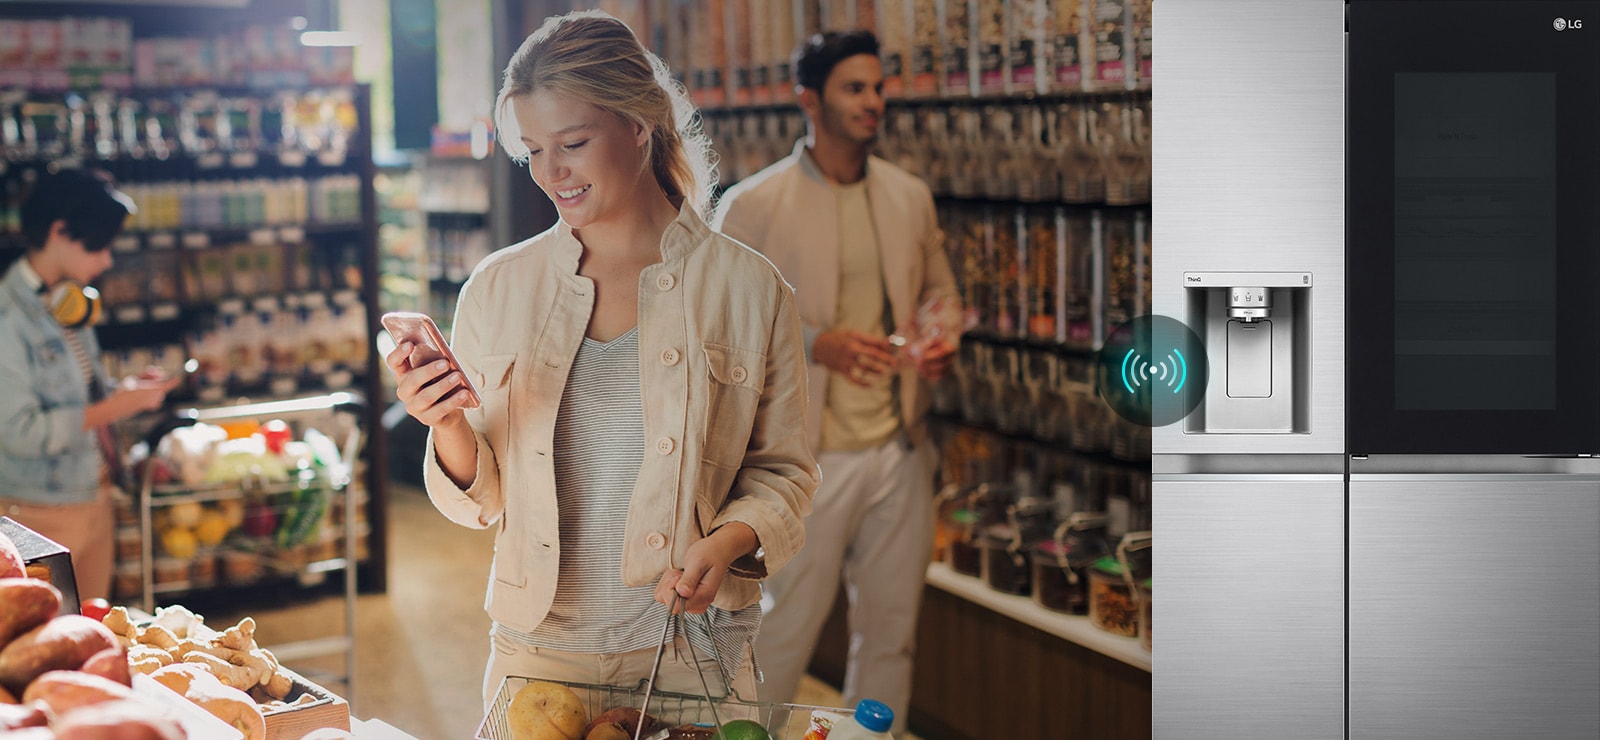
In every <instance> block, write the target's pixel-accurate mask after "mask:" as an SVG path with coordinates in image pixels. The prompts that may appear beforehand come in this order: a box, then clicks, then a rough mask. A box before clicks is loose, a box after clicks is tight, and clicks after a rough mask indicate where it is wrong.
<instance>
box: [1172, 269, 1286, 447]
mask: <svg viewBox="0 0 1600 740" xmlns="http://www.w3.org/2000/svg"><path fill="white" fill-rule="evenodd" d="M1183 287H1184V288H1185V291H1184V292H1185V295H1186V297H1187V301H1186V302H1185V309H1186V312H1187V315H1186V316H1184V323H1185V324H1187V325H1188V326H1189V328H1190V329H1192V330H1193V331H1194V332H1195V333H1196V334H1198V335H1199V337H1200V340H1201V341H1202V343H1204V345H1205V347H1206V354H1207V359H1208V360H1209V362H1210V382H1209V383H1207V384H1206V385H1205V387H1203V388H1198V387H1197V388H1192V389H1190V390H1189V391H1187V392H1190V393H1203V394H1204V398H1202V399H1200V400H1199V404H1198V405H1197V406H1196V407H1195V410H1194V411H1193V412H1191V413H1190V414H1189V415H1188V416H1187V417H1185V420H1184V432H1185V433H1188V434H1296V433H1301V434H1303V433H1306V432H1308V431H1310V430H1309V417H1310V393H1309V391H1310V388H1309V386H1310V377H1311V352H1310V347H1311V311H1310V306H1311V273H1309V272H1186V273H1184V274H1183Z"/></svg>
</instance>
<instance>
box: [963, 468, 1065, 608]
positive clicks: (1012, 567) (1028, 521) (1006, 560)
mask: <svg viewBox="0 0 1600 740" xmlns="http://www.w3.org/2000/svg"><path fill="white" fill-rule="evenodd" d="M1019 472H1020V471H1019ZM1050 510H1051V506H1050V501H1049V500H1048V499H1042V498H1036V497H1032V496H1026V495H1024V496H1022V497H1021V498H1019V499H1018V500H1017V501H1016V502H1015V503H1012V504H1009V505H1008V506H1006V521H1005V522H1003V523H999V524H994V525H991V526H990V527H988V528H987V529H986V530H985V531H984V533H983V537H982V540H981V543H982V544H981V547H982V549H983V552H982V556H981V566H980V567H981V569H982V572H983V580H984V582H985V583H987V584H988V585H989V588H992V589H994V590H996V591H999V592H1001V593H1006V594H1015V595H1027V594H1028V593H1030V592H1031V591H1032V584H1033V574H1032V571H1031V570H1030V568H1029V563H1028V553H1029V551H1030V550H1032V549H1033V547H1034V546H1035V545H1037V544H1038V543H1040V542H1042V541H1044V540H1045V539H1046V538H1048V537H1049V535H1050Z"/></svg>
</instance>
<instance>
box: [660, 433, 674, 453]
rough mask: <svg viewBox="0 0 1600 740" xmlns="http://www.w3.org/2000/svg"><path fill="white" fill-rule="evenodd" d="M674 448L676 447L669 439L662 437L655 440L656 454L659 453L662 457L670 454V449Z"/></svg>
mask: <svg viewBox="0 0 1600 740" xmlns="http://www.w3.org/2000/svg"><path fill="white" fill-rule="evenodd" d="M676 446H677V445H675V444H673V442H672V438H671V437H662V438H661V439H658V440H656V452H659V453H661V454H663V455H670V454H672V448H674V447H676Z"/></svg>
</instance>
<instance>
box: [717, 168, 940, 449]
mask: <svg viewBox="0 0 1600 740" xmlns="http://www.w3.org/2000/svg"><path fill="white" fill-rule="evenodd" d="M867 202H868V203H870V204H871V206H872V221H873V226H874V229H875V231H876V232H877V237H878V254H879V256H880V259H881V261H882V263H883V287H884V291H885V293H886V294H887V295H888V299H889V305H890V309H891V311H893V313H894V323H895V326H903V325H906V324H909V323H910V322H911V321H912V320H913V319H914V318H915V317H916V314H917V308H918V307H919V306H921V305H922V304H923V303H924V302H926V301H928V300H929V299H931V298H934V297H943V298H945V301H944V310H943V312H942V316H941V318H942V321H941V323H942V324H944V330H945V336H947V337H949V338H950V339H951V341H958V340H959V338H960V336H961V304H960V295H959V294H958V293H957V291H956V281H955V276H954V274H952V273H951V271H950V260H949V258H948V257H946V256H945V253H944V232H942V231H940V230H939V219H938V216H937V215H936V214H935V212H934V208H933V195H932V193H931V191H929V190H928V186H927V184H925V183H923V182H922V180H920V179H918V178H917V177H916V176H915V175H912V174H911V173H909V172H906V171H905V170H902V169H900V168H898V167H895V166H894V165H892V164H890V163H888V162H887V161H884V160H882V159H879V158H877V157H871V158H869V159H868V160H867ZM711 225H712V228H714V229H716V230H718V231H721V232H722V233H724V234H727V235H728V236H731V237H733V238H734V239H738V240H739V241H741V242H744V243H745V244H749V245H750V246H752V247H754V248H755V249H757V250H759V251H760V252H761V253H762V254H764V255H766V256H767V258H768V259H770V260H772V263H773V264H774V265H777V266H778V270H779V272H782V273H783V276H784V278H785V279H787V280H788V281H789V282H790V283H792V284H793V285H794V286H795V298H796V300H797V301H798V303H799V305H800V321H801V322H802V323H803V324H804V326H805V328H804V332H805V342H806V358H807V360H808V361H809V360H810V358H811V343H812V342H813V341H814V340H815V339H816V337H817V335H818V334H821V333H822V332H824V331H827V330H829V329H831V328H833V326H834V324H835V316H836V315H837V313H838V308H839V238H838V234H839V208H838V196H837V195H836V194H835V193H834V191H833V187H832V186H831V185H830V184H829V183H828V181H827V179H826V178H824V177H823V175H822V172H821V171H820V170H818V169H817V165H816V163H815V162H814V161H812V159H811V155H810V154H809V153H808V152H807V151H806V148H805V141H804V140H802V141H800V142H798V143H796V144H795V147H794V153H793V154H791V155H789V156H788V157H785V158H783V159H782V160H779V161H778V162H777V163H775V164H773V165H772V166H770V167H768V168H766V169H764V170H762V171H760V172H758V173H756V174H755V175H752V176H751V177H749V178H747V179H745V180H744V181H742V182H740V183H739V184H738V185H735V186H734V187H732V188H730V189H729V190H728V192H727V193H726V194H725V195H723V196H722V202H721V205H720V206H718V208H717V212H716V215H714V216H713V217H712V219H711ZM808 369H809V370H810V373H809V374H808V378H809V388H808V395H809V398H810V402H809V403H808V404H807V407H806V431H807V440H808V441H809V442H810V444H811V448H812V449H813V450H815V449H818V448H819V447H820V446H821V443H822V412H823V408H824V407H825V406H826V404H827V400H828V383H830V382H833V379H832V377H831V375H832V374H831V373H830V372H828V369H827V368H826V367H824V366H822V365H819V364H815V363H813V364H811V365H810V367H809V368H808ZM928 400H929V395H928V387H927V384H926V382H925V381H924V380H922V378H920V377H919V376H918V375H917V373H916V371H915V370H914V369H911V368H907V369H906V370H904V371H902V372H901V377H900V422H901V426H902V427H903V428H904V429H905V430H906V432H907V433H908V434H909V435H910V436H911V438H912V439H913V440H920V439H921V438H922V436H923V434H924V433H925V430H924V427H923V423H922V422H923V417H924V416H925V415H926V414H927V410H928Z"/></svg>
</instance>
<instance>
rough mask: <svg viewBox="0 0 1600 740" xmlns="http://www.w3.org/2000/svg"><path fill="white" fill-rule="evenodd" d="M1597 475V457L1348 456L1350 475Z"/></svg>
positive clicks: (1598, 473)
mask: <svg viewBox="0 0 1600 740" xmlns="http://www.w3.org/2000/svg"><path fill="white" fill-rule="evenodd" d="M1551 473H1568V474H1573V475H1600V458H1593V457H1528V456H1525V455H1372V456H1370V457H1359V458H1351V460H1350V475H1351V476H1352V477H1361V478H1365V477H1368V476H1371V475H1375V474H1408V475H1430V474H1437V475H1462V474H1483V475H1492V474H1551Z"/></svg>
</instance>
